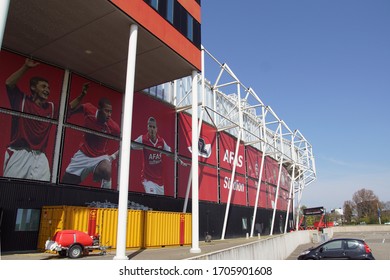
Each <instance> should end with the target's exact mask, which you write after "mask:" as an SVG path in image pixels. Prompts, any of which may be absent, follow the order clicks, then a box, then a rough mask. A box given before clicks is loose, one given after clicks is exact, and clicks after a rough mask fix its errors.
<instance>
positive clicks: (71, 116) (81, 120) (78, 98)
mask: <svg viewBox="0 0 390 280" xmlns="http://www.w3.org/2000/svg"><path fill="white" fill-rule="evenodd" d="M104 102H107V103H109V104H110V105H111V106H110V107H111V108H110V109H111V111H110V112H109V113H110V115H109V118H110V119H111V121H114V122H115V123H116V124H117V126H118V127H121V116H122V102H123V94H122V93H120V92H118V91H114V90H112V89H110V88H107V87H105V86H103V85H101V84H98V83H96V82H92V81H90V80H87V79H85V78H83V77H81V76H79V75H76V74H72V75H71V83H70V86H69V89H68V104H67V105H68V108H67V118H66V122H67V123H69V124H74V125H78V126H81V127H85V128H88V129H92V130H96V131H98V132H103V133H108V134H111V135H115V133H114V132H112V131H111V132H110V131H101V129H100V127H99V126H96V125H94V126H92V125H93V124H91V123H87V122H88V120H86V118H89V119H91V117H88V116H85V115H84V114H81V113H80V114H78V113H73V112H72V110H73V111H75V110H77V109H78V108H80V107H81V106H82V105H84V104H91V105H92V106H93V107H95V108H98V109H99V104H101V105H102V106H103V105H104V104H103V103H104ZM72 107H74V108H72ZM90 122H91V120H90Z"/></svg>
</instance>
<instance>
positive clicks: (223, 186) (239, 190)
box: [219, 170, 247, 206]
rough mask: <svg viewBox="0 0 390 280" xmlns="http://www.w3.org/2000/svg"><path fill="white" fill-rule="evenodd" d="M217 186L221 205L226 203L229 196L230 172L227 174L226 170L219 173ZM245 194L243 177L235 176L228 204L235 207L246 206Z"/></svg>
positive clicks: (245, 188)
mask: <svg viewBox="0 0 390 280" xmlns="http://www.w3.org/2000/svg"><path fill="white" fill-rule="evenodd" d="M219 185H220V197H221V203H227V201H228V196H229V188H230V185H231V172H228V171H226V170H221V171H220V176H219ZM246 193H247V187H246V183H245V177H244V176H240V175H238V174H236V176H235V178H234V179H233V191H232V197H231V201H230V202H231V203H232V204H236V205H243V206H247V201H246Z"/></svg>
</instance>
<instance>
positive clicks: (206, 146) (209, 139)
mask: <svg viewBox="0 0 390 280" xmlns="http://www.w3.org/2000/svg"><path fill="white" fill-rule="evenodd" d="M191 122H192V118H191V116H190V115H188V114H186V113H180V114H179V130H178V136H179V146H178V151H179V155H181V156H184V157H187V158H191V157H192V151H191V149H192V123H191ZM216 145H217V131H216V129H215V127H212V126H210V125H208V124H206V123H203V124H202V129H201V130H200V135H199V142H198V147H199V149H198V152H199V162H202V163H207V164H210V165H213V166H216V165H217V156H216V150H217V149H216Z"/></svg>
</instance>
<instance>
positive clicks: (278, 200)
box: [0, 0, 316, 252]
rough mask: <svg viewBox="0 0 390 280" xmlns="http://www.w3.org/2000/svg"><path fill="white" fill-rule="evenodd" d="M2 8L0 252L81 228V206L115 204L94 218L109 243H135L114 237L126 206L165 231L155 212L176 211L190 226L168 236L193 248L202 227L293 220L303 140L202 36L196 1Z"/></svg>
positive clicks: (268, 225)
mask: <svg viewBox="0 0 390 280" xmlns="http://www.w3.org/2000/svg"><path fill="white" fill-rule="evenodd" d="M1 5H2V7H0V10H1V11H2V14H0V17H1V18H0V19H1V22H0V45H1V52H0V83H3V85H4V86H2V87H0V95H1V98H0V124H1V127H2V137H1V138H0V161H1V162H2V164H3V166H4V168H3V169H1V170H0V226H1V236H0V238H1V240H0V242H1V243H0V244H1V247H0V249H1V251H3V252H6V251H26V250H36V249H40V248H41V247H42V246H41V245H42V240H41V238H42V235H45V234H48V233H49V234H51V235H52V234H54V232H55V231H56V230H59V229H77V227H78V228H80V226H79V225H78V223H86V224H88V226H89V227H91V218H90V217H89V218H87V221H86V222H85V221H84V220H83V218H82V217H84V216H83V215H82V214H74V213H75V212H77V211H83V210H80V209H88V211H89V212H88V213H91V212H90V210H91V209H115V211H116V212H114V213H115V218H114V220H115V221H114V222H112V221H111V220H109V218H107V217H108V216H104V217H105V218H104V219H105V220H104V221H105V225H102V226H101V227H105V231H106V232H110V236H111V237H112V238H111V241H112V239H115V238H118V240H117V241H115V242H114V241H112V244H111V245H112V246H113V247H119V246H122V244H123V246H125V247H132V246H133V247H144V246H148V245H147V244H146V243H145V242H146V241H145V240H144V239H147V238H146V237H145V238H144V239H143V238H140V239H142V240H143V241H140V242H141V243H134V244H135V245H134V244H133V243H132V244H133V245H129V243H128V241H127V243H123V242H122V239H123V238H124V240H125V241H126V239H127V240H128V239H134V238H139V237H140V235H143V233H140V232H139V231H138V230H137V231H135V230H132V229H131V228H130V227H129V224H131V223H132V222H133V221H132V219H135V218H134V217H135V216H134V215H136V214H134V213H135V212H134V213H133V212H131V213H130V212H128V211H130V210H132V211H138V212H136V213H147V214H145V215H144V214H141V215H144V216H142V217H146V218H145V219H148V218H147V217H149V216H148V215H149V214H150V213H151V214H150V215H152V214H153V213H159V214H158V215H157V216H155V217H154V218H153V219H154V220H153V221H154V222H153V224H158V223H162V224H163V225H162V227H163V228H164V230H167V232H168V235H169V234H171V235H175V234H176V233H175V229H174V226H172V227H171V226H170V223H169V219H170V218H166V217H165V216H164V215H163V213H171V214H172V215H176V214H177V213H179V217H180V221H179V223H180V231H181V232H182V231H183V229H184V228H185V227H186V231H187V233H188V232H192V235H190V237H189V238H188V235H186V237H183V238H182V236H180V237H179V239H180V240H179V241H178V244H190V243H192V249H193V252H196V251H197V249H198V248H197V244H196V242H197V241H198V240H204V238H205V236H207V235H211V236H212V238H214V239H218V238H221V239H224V238H234V237H243V236H246V235H250V236H257V235H259V234H261V235H273V234H280V233H286V232H288V231H290V230H294V229H295V228H296V226H297V220H298V218H297V217H296V213H295V209H296V208H297V207H298V205H299V201H300V197H301V194H302V191H303V190H304V188H305V187H306V186H307V185H309V184H310V183H312V182H313V181H314V180H315V179H316V171H315V164H314V156H313V152H312V146H311V145H310V143H309V142H308V141H307V140H306V139H305V137H304V136H303V135H302V134H301V133H300V131H299V130H292V129H290V128H289V127H288V126H287V124H286V123H285V122H284V121H283V120H281V119H280V118H279V117H278V116H277V114H276V113H275V112H274V111H273V110H272V108H270V107H269V106H267V105H266V104H264V103H263V102H262V100H261V99H260V97H259V96H258V95H257V94H256V92H255V89H252V88H250V87H247V86H245V85H243V84H242V83H241V82H240V80H239V78H238V75H236V73H234V72H233V71H232V69H230V68H229V66H228V64H226V63H221V62H219V61H218V60H217V58H215V57H214V56H213V55H212V54H210V53H209V52H208V51H207V50H206V49H205V48H204V47H203V46H202V45H201V3H200V0H132V1H128V0H83V1H79V0H68V1H60V0H51V1H45V0H35V1H23V0H12V1H10V0H6V1H2V4H1ZM3 11H4V12H3ZM203 28H207V26H203ZM205 73H206V74H207V75H209V76H205ZM211 76H214V77H213V78H211ZM193 174H197V176H193ZM194 186H196V188H194ZM58 209H61V211H62V212H61V215H62V216H61V218H60V219H62V220H61V221H62V222H61V225H60V224H59V223H58V224H56V225H54V224H53V223H54V220H53V219H51V218H48V216H49V215H51V213H53V211H58ZM69 209H70V210H71V211H68V210H69ZM123 209H125V210H124V211H123ZM72 211H73V212H72ZM102 211H103V210H102ZM70 212H72V213H73V214H70ZM64 213H65V214H64ZM78 213H79V212H78ZM80 213H81V212H80ZM93 213H98V219H102V217H103V216H99V215H100V214H99V212H93ZM102 213H103V212H102ZM104 213H106V212H104ZM180 213H186V215H187V214H188V215H190V216H189V217H190V218H189V219H190V220H191V221H190V222H189V223H187V221H185V219H187V216H184V214H180ZM160 214H161V215H160ZM65 215H68V216H67V219H68V221H67V222H66V223H65V222H64V220H65ZM72 215H73V216H72ZM102 215H103V214H102ZM104 215H105V214H104ZM137 215H138V214H137ZM156 217H157V218H156ZM69 219H70V220H72V219H74V220H72V221H70V222H69ZM88 219H89V220H88ZM149 219H151V218H149ZM159 219H160V220H159ZM94 221H95V220H94ZM95 222H96V221H95ZM45 223H47V224H50V230H49V231H48V230H45ZM102 223H104V222H102ZM126 223H127V225H126ZM65 224H66V225H65ZM145 224H148V222H145ZM93 225H94V226H96V224H93ZM122 225H123V226H122ZM150 226H152V225H150ZM81 228H83V227H81ZM144 228H146V226H144V225H143V226H141V229H144ZM123 230H125V236H124V237H123V234H122V232H123ZM43 231H44V233H42V232H43ZM100 231H102V228H100ZM88 232H90V228H88ZM92 232H95V230H93V231H92ZM146 235H147V237H148V238H149V237H150V238H153V236H157V235H162V232H161V231H159V230H151V231H148V233H147V234H146ZM47 237H48V236H44V238H47ZM186 238H187V239H186ZM160 239H161V238H160ZM188 240H189V241H188ZM160 241H161V240H160ZM164 242H165V241H161V242H159V243H153V242H152V243H150V244H151V245H150V246H159V245H161V246H165V245H170V244H166V243H164ZM168 243H169V242H168ZM145 244H146V245H145ZM174 244H176V243H175V242H174ZM174 244H173V245H174Z"/></svg>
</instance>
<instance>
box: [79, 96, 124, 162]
mask: <svg viewBox="0 0 390 280" xmlns="http://www.w3.org/2000/svg"><path fill="white" fill-rule="evenodd" d="M81 108H82V111H83V113H84V127H85V128H89V129H91V130H95V131H99V132H102V133H107V134H111V135H115V136H119V135H120V128H119V125H118V124H117V123H116V122H115V121H113V120H112V119H109V120H108V122H104V123H101V122H99V121H98V119H97V114H98V109H97V108H96V107H95V106H94V105H92V104H91V103H85V104H82V105H81ZM107 143H108V139H107V138H104V137H101V136H99V135H95V134H91V133H85V134H84V142H83V143H82V145H81V148H80V150H81V151H82V152H83V153H84V154H85V155H87V156H89V157H99V156H102V155H105V154H107Z"/></svg>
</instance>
